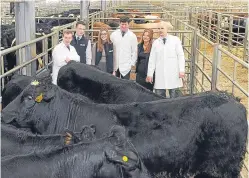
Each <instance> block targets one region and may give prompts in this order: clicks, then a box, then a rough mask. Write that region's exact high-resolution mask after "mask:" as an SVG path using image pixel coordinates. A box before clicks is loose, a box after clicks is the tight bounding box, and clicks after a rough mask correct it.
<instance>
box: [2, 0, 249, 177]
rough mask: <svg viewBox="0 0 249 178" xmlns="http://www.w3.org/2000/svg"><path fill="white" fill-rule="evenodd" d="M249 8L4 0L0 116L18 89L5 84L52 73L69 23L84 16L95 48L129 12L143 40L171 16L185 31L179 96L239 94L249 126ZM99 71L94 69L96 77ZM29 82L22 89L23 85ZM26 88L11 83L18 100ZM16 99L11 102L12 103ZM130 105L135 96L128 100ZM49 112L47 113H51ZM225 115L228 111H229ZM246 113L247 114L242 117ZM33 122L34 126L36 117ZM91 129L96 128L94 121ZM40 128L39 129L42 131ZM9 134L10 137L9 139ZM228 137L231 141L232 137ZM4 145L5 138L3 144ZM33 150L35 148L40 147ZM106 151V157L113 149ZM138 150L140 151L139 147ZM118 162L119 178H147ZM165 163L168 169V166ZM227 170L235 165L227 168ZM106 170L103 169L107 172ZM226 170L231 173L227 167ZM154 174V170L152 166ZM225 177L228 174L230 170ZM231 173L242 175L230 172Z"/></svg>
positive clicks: (223, 1)
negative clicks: (100, 36)
mask: <svg viewBox="0 0 249 178" xmlns="http://www.w3.org/2000/svg"><path fill="white" fill-rule="evenodd" d="M248 8H249V4H248V0H202V1H200V0H32V1H29V0H2V1H1V60H0V64H1V68H0V79H1V80H0V86H1V90H0V101H1V103H0V104H1V106H0V111H1V118H2V117H4V116H5V115H6V114H5V113H4V107H6V106H3V107H2V103H3V99H4V94H5V93H8V92H9V93H11V92H12V91H7V90H6V89H5V88H7V87H9V86H11V85H13V86H14V84H13V83H11V81H13V79H15V76H16V75H21V76H25V77H27V78H24V80H25V81H26V82H27V81H28V83H27V84H25V82H21V83H22V85H23V86H24V85H25V87H26V85H28V84H29V83H30V81H31V79H33V78H36V77H38V78H39V76H42V75H43V74H44V73H46V72H51V69H52V65H53V59H52V51H53V49H54V47H55V46H56V45H57V44H59V43H60V42H61V41H62V33H63V31H64V30H65V29H71V30H72V31H75V28H76V23H77V22H78V21H83V22H84V23H85V24H86V30H85V36H86V37H87V38H89V39H90V41H91V45H92V46H93V45H94V44H95V43H96V42H97V40H98V33H99V30H100V28H101V27H106V28H107V29H108V30H109V32H110V33H112V32H114V31H115V30H116V29H119V18H120V17H122V16H128V17H129V18H130V20H131V22H130V24H129V27H130V30H131V31H133V32H134V33H135V35H136V37H137V40H138V42H140V40H141V37H142V34H143V31H144V29H146V28H150V29H152V30H153V31H154V36H153V38H154V40H156V39H157V38H159V32H158V24H159V23H160V22H161V21H166V22H170V23H171V24H172V26H173V29H171V30H170V31H169V34H171V35H175V36H177V37H179V39H180V40H181V43H182V46H183V51H184V57H185V77H184V79H183V87H182V88H180V91H181V93H182V96H180V99H179V101H180V100H181V97H183V98H184V97H191V96H193V95H194V96H195V95H199V94H200V95H201V94H203V93H205V92H226V93H229V94H230V95H232V96H233V97H234V98H237V99H238V100H239V101H238V102H239V103H241V104H242V106H244V107H245V108H246V110H247V114H246V119H247V120H246V123H247V124H248V123H249V122H248V102H249V100H248V96H249V89H248V85H249V83H248V68H249V64H248V60H249V52H248V48H249V47H248V45H249V43H248V42H249V31H248V28H249V19H248ZM135 71H136V68H135V66H133V68H132V70H131V75H130V80H131V81H133V82H135V81H136V72H135ZM103 75H104V74H103ZM96 76H97V75H96ZM96 76H95V75H93V78H94V77H96ZM120 80H121V79H120ZM20 81H21V80H20ZM110 81H111V80H110ZM127 86H128V85H127ZM25 87H24V88H25ZM24 88H23V89H22V90H24ZM90 88H91V87H89V90H91V89H90ZM26 89H27V88H26ZM22 90H20V89H17V88H15V89H13V91H14V92H16V94H14V95H15V97H17V98H18V96H20V95H21V94H22V93H21V92H22ZM72 91H74V90H72ZM131 91H133V90H131ZM19 94H20V95H19ZM77 96H79V95H77ZM77 96H76V97H77ZM12 99H13V101H16V100H14V97H12ZM168 100H170V99H168ZM183 100H184V99H183ZM183 100H182V101H183ZM172 102H173V101H172ZM12 103H13V102H11V103H10V104H12ZM131 103H132V102H130V103H128V104H131ZM7 107H8V105H7ZM134 107H135V106H134ZM61 109H62V108H61ZM62 110H63V109H62ZM2 111H3V112H2ZM13 112H15V111H13ZM46 112H48V113H49V112H50V111H46ZM92 112H94V111H92ZM153 112H154V111H153ZM172 112H173V111H172ZM96 115H97V114H96ZM127 115H129V114H127ZM20 117H21V116H20ZM227 117H229V115H228V116H227ZM240 118H243V116H241V117H240ZM37 122H39V121H37ZM68 122H69V121H68ZM234 122H235V121H234ZM2 124H3V122H2ZM4 124H6V123H4ZM22 124H23V123H22ZM22 124H19V125H18V126H17V125H15V126H17V127H18V130H19V131H20V130H21V128H22V126H23V125H22ZM29 124H30V125H32V123H29ZM29 124H28V125H29ZM230 126H231V128H232V127H233V126H232V125H230ZM23 127H24V128H25V129H27V127H28V126H27V125H25V126H23ZM82 127H83V125H82ZM2 128H3V127H2ZM2 128H1V130H2ZM86 128H87V129H92V127H89V128H88V127H86ZM7 130H8V129H7ZM114 130H115V129H114ZM21 132H23V131H21ZM96 132H97V131H96ZM133 132H135V131H133ZM224 132H225V131H224ZM4 133H5V132H4ZM20 134H23V133H20ZM35 134H38V135H39V134H40V133H35ZM77 134H78V133H77ZM77 134H76V133H71V132H66V136H65V137H66V142H70V143H72V145H71V147H73V145H74V144H73V141H75V140H77V139H75V138H74V137H77V136H76V135H77ZM24 135H25V134H24ZM40 135H41V137H42V136H43V135H42V134H40ZM233 136H234V138H236V140H234V142H239V141H238V140H239V136H238V135H233ZM20 137H22V136H20ZM203 137H204V136H203ZM39 138H40V137H39ZM63 138H64V136H63ZM8 139H11V138H10V137H8ZM8 139H7V140H8ZM53 139H55V138H53ZM74 139H75V140H74ZM2 140H4V142H5V140H6V138H3V136H2ZM71 140H73V141H71ZM246 140H247V142H246V144H248V138H246ZM230 141H231V140H230ZM66 142H65V143H66ZM76 142H77V141H75V144H76V145H77V144H79V143H76ZM224 142H226V140H225V141H224ZM80 143H81V142H80ZM153 143H154V142H153ZM2 144H4V143H3V142H2ZM94 144H95V142H94ZM127 144H128V145H130V142H127ZM13 145H14V144H13ZM131 145H133V144H131ZM10 146H11V145H10ZM98 146H99V145H98ZM133 147H134V146H129V147H128V148H129V149H131V148H132V150H136V148H133ZM242 147H243V146H242ZM35 148H36V147H35V146H34V150H35ZM224 149H225V148H224ZM44 150H46V148H44ZM154 151H155V150H154ZM157 151H158V150H157ZM248 151H249V150H248V145H247V146H246V149H245V154H244V155H243V156H242V157H243V161H242V162H241V169H240V174H239V178H247V177H249V170H248V167H249V160H248ZM34 152H35V151H34ZM127 152H128V151H127ZM155 152H156V151H155ZM136 153H137V151H136ZM37 154H38V153H37ZM39 154H40V153H39ZM105 154H106V155H108V154H109V153H105ZM127 154H128V153H127ZM132 154H134V153H132ZM137 154H138V155H139V151H138V153H137ZM207 154H208V153H207ZM217 154H218V153H217ZM232 154H233V153H231V155H228V157H229V156H233V155H232ZM134 155H135V154H134ZM134 155H133V156H134ZM12 156H13V155H12ZM15 156H16V155H15ZM129 156H130V155H129ZM202 156H203V155H202ZM131 157H132V156H131ZM135 157H136V156H135ZM137 157H138V156H137ZM137 157H136V158H137ZM177 157H180V155H177ZM204 157H205V156H203V159H204ZM217 157H218V155H217ZM8 159H13V158H10V157H8V156H6V157H5V156H2V163H3V164H4V165H5V163H6V162H8ZM108 159H109V158H108ZM110 159H111V158H110ZM158 159H159V158H158ZM128 160H130V159H128V157H126V156H123V162H125V163H127V164H128V163H129V161H128ZM138 160H139V161H141V163H139V164H141V165H143V164H145V165H147V162H148V160H144V159H141V160H140V159H138ZM48 161H49V160H48ZM63 161H66V160H63ZM114 161H116V162H117V163H118V165H119V166H120V169H118V171H117V172H119V171H120V172H122V173H121V174H118V175H119V176H120V177H122V178H125V177H127V178H128V177H129V178H130V177H131V178H135V177H141V178H142V177H143V178H145V177H146V176H144V174H141V175H140V176H138V174H135V173H129V174H128V173H125V172H123V171H124V170H125V169H124V170H123V167H122V166H123V165H122V164H121V163H119V160H114ZM133 161H134V160H133ZM139 161H138V162H139ZM146 161H147V162H146ZM153 161H155V162H156V161H157V159H156V158H155V160H153ZM216 161H217V160H216ZM218 161H219V160H218ZM218 161H217V162H218ZM116 162H115V163H116ZM121 162H122V161H121ZM211 162H212V161H211ZM214 162H215V161H214ZM18 163H19V162H18ZM25 164H26V163H25ZM34 164H35V163H34ZM62 164H63V163H62ZM75 164H76V163H75ZM136 164H138V163H136ZM210 164H212V163H210ZM221 164H222V161H221V162H220V165H221ZM6 165H7V163H6ZM48 165H49V164H48ZM37 166H38V167H39V164H37ZM67 166H68V165H67ZM94 166H96V165H94ZM143 166H144V165H143ZM161 166H162V167H163V165H161ZM167 166H168V167H170V166H172V165H170V164H169V165H167ZM145 167H146V166H145ZM2 168H3V167H2ZM14 168H16V170H18V171H20V170H21V169H22V164H19V165H18V166H16V165H15V166H14V167H13V170H12V171H13V172H15V169H14ZM56 168H58V167H55V169H56ZM5 169H8V168H6V167H4V170H5ZM31 169H32V167H31ZM58 169H61V168H58ZM69 169H70V168H69ZM84 169H87V168H84ZM105 169H107V170H109V169H110V172H112V171H113V170H114V167H111V166H109V167H106V168H105ZM146 169H148V167H146ZM172 169H173V168H172ZM217 169H218V168H217ZM227 169H232V168H231V167H227ZM75 170H76V169H75ZM122 170H123V171H122ZM183 170H184V167H181V168H180V171H182V174H184V171H183ZM30 171H31V170H30ZM102 171H103V172H105V171H104V170H102ZM125 171H126V170H125ZM180 171H179V172H180ZM188 171H190V172H191V171H193V170H190V168H189V170H188ZM209 171H210V170H209ZM215 171H216V168H214V170H213V172H215ZM223 171H224V172H226V170H223ZM62 172H63V171H62ZM107 172H108V171H107ZM107 172H105V177H110V178H111V177H115V176H114V175H110V173H109V174H107ZM148 172H150V170H149V169H148ZM190 172H189V176H188V177H189V178H194V177H196V178H199V177H200V178H221V177H222V176H221V175H219V173H217V174H215V173H214V174H213V175H212V176H211V175H208V174H207V175H205V174H203V176H198V173H197V172H196V173H193V174H190ZM191 173H192V172H191ZM96 174H97V173H96ZM4 175H6V174H4ZM13 175H14V174H13ZM24 175H25V174H24ZM86 175H89V176H90V174H85V175H84V176H83V177H86V178H87V176H86ZM173 175H174V174H173V173H172V174H171V173H170V172H166V173H165V174H164V173H161V174H157V175H156V174H153V175H150V176H147V177H148V178H149V177H155V178H159V177H165V178H167V177H168V178H170V177H174V176H173ZM179 175H180V174H179ZM179 175H177V176H175V178H178V177H179V178H185V177H186V176H182V177H181V176H179ZM204 175H205V176H204ZM224 175H226V174H225V173H224V174H223V176H224ZM19 176H20V177H25V176H21V175H19ZM33 176H34V177H39V176H36V174H33ZM53 176H54V177H64V176H65V178H67V177H76V178H78V177H80V176H79V175H77V174H69V173H68V172H66V171H65V175H57V174H55V175H52V173H51V175H50V176H49V177H53ZM94 176H95V177H94ZM10 177H13V176H10ZM40 177H42V176H40ZM90 177H91V176H90ZM90 177H89V178H90ZM97 177H101V176H99V175H92V178H97ZM229 177H230V175H229V174H227V178H229ZM4 178H5V177H4ZM6 178H8V177H6ZM27 178H29V177H27ZM222 178H226V176H225V177H222ZM231 178H237V177H233V176H231Z"/></svg>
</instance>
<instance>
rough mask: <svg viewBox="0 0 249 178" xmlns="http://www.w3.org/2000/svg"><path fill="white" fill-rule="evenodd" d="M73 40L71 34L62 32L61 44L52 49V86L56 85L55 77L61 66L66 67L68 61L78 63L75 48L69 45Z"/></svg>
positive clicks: (70, 32) (78, 57)
mask: <svg viewBox="0 0 249 178" xmlns="http://www.w3.org/2000/svg"><path fill="white" fill-rule="evenodd" d="M72 39H73V32H72V31H70V30H65V31H64V32H63V40H62V42H61V43H59V44H58V45H56V46H55V47H54V50H53V53H52V57H53V73H52V80H53V84H55V85H57V76H58V73H59V70H60V68H61V67H62V66H64V65H66V64H67V63H68V62H69V61H71V60H74V61H77V62H79V61H80V56H79V55H78V54H77V52H76V50H75V48H74V47H73V46H72V45H70V43H71V41H72Z"/></svg>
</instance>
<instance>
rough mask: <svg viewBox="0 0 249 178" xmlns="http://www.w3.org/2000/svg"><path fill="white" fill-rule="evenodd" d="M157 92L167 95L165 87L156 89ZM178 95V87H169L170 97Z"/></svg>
mask: <svg viewBox="0 0 249 178" xmlns="http://www.w3.org/2000/svg"><path fill="white" fill-rule="evenodd" d="M155 93H156V94H158V95H161V96H163V97H166V90H165V89H155ZM177 96H178V89H169V97H170V98H176V97H177Z"/></svg>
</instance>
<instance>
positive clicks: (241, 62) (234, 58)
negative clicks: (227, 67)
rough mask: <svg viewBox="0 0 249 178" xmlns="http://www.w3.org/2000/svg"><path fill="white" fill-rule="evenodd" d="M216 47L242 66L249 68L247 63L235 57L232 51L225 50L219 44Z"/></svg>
mask: <svg viewBox="0 0 249 178" xmlns="http://www.w3.org/2000/svg"><path fill="white" fill-rule="evenodd" d="M218 49H219V50H220V51H221V52H223V53H225V54H226V55H227V56H229V57H231V58H232V59H233V60H235V61H236V62H238V63H240V64H241V65H242V66H243V67H246V68H247V69H248V68H249V64H248V63H246V62H244V61H243V60H241V59H240V58H238V57H236V56H235V55H233V54H232V53H230V52H229V51H226V50H225V49H224V48H222V47H221V46H218Z"/></svg>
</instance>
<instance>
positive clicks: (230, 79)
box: [217, 67, 249, 97]
mask: <svg viewBox="0 0 249 178" xmlns="http://www.w3.org/2000/svg"><path fill="white" fill-rule="evenodd" d="M217 69H218V71H219V72H221V73H222V74H223V75H224V76H225V77H226V78H227V79H228V80H229V81H230V82H232V83H233V84H234V85H235V86H236V87H237V88H238V89H239V90H240V91H241V92H242V93H244V94H245V95H246V96H247V97H248V96H249V93H247V92H246V90H244V89H243V88H242V87H241V86H240V85H239V84H238V83H237V82H236V81H233V79H232V78H231V77H230V76H229V75H227V74H226V73H225V72H224V71H223V70H222V69H221V68H220V67H217Z"/></svg>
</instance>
